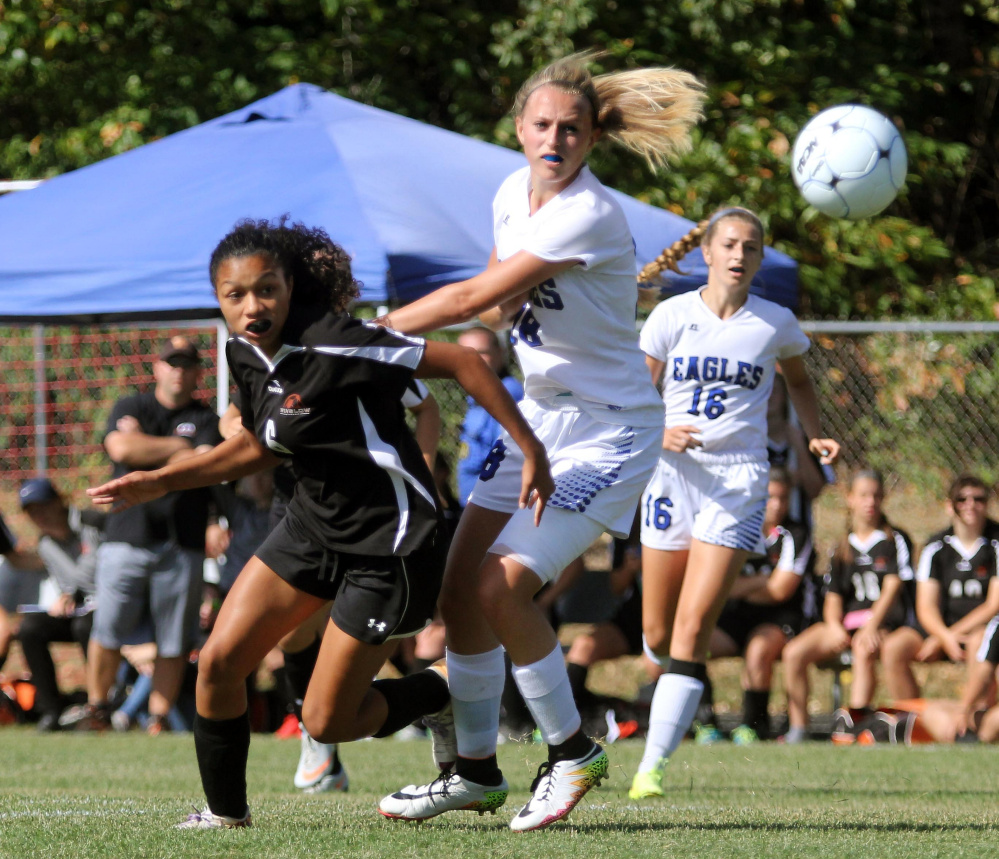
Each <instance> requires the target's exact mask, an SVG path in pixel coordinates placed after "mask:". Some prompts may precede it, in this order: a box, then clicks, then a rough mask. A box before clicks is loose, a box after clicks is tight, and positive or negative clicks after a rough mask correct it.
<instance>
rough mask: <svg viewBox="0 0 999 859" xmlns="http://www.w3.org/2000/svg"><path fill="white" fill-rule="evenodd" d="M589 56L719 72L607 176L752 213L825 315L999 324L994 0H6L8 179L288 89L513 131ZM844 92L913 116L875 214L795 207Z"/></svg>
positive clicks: (3, 99) (683, 205)
mask: <svg viewBox="0 0 999 859" xmlns="http://www.w3.org/2000/svg"><path fill="white" fill-rule="evenodd" d="M583 48H598V49H601V50H603V51H605V54H604V55H603V56H602V57H601V58H600V59H599V60H598V62H597V68H598V69H600V70H613V69H620V68H626V67H632V66H641V65H648V64H668V65H676V66H679V67H681V68H685V69H689V70H692V71H694V72H695V73H697V74H698V75H699V76H701V77H702V78H703V79H704V80H705V81H706V83H707V84H708V87H709V93H710V99H709V107H708V113H707V117H706V119H705V121H704V123H703V124H702V125H701V126H700V127H699V129H698V130H697V132H696V142H697V145H696V147H695V149H694V151H693V152H692V153H691V154H690V155H689V156H688V157H686V158H685V159H684V160H683V161H682V162H681V163H678V164H677V165H675V167H674V169H673V170H671V171H670V172H668V173H665V174H662V175H658V176H655V175H652V174H650V173H649V172H648V171H647V169H646V168H645V167H644V165H643V164H642V163H641V162H640V161H638V159H636V158H634V157H632V156H630V155H628V154H626V153H622V152H618V151H614V150H611V149H603V150H601V151H600V152H599V153H598V154H597V155H596V156H595V158H594V167H595V169H596V171H597V172H598V173H599V174H600V175H601V176H602V178H604V180H605V181H607V182H608V183H610V184H612V185H614V186H616V187H618V188H620V189H621V190H624V191H626V192H628V193H631V194H634V195H635V196H638V197H640V198H642V199H645V200H647V201H648V202H650V203H652V204H654V205H658V206H665V207H668V208H670V209H671V210H673V211H675V212H678V213H680V214H683V215H685V216H686V217H689V218H691V219H694V220H697V219H700V218H701V217H703V216H704V215H706V214H707V213H709V212H710V211H711V210H713V209H714V208H716V207H718V206H719V205H723V204H727V203H732V202H741V203H744V204H746V205H749V206H752V207H754V208H756V209H757V210H759V211H760V212H761V213H762V214H763V216H764V218H765V220H766V222H767V225H768V228H769V230H770V234H771V239H772V242H773V243H774V244H775V246H777V247H778V248H780V249H781V250H784V251H785V252H787V253H789V254H791V255H792V256H793V257H795V258H796V259H797V260H798V261H799V262H800V264H801V281H802V292H803V310H804V312H805V313H806V314H809V315H813V316H818V317H837V318H884V317H888V316H897V315H908V316H923V317H936V318H943V317H947V318H967V319H989V318H994V317H995V315H996V313H995V307H996V305H997V296H996V290H997V284H999V242H997V241H996V236H997V235H999V114H997V112H996V101H997V98H999V8H997V7H996V5H995V3H994V2H993V0H955V2H953V3H943V4H941V3H939V2H936V0H864V2H862V3H861V2H856V0H678V2H676V3H670V4H663V3H653V2H650V0H560V2H559V3H552V2H550V0H492V2H490V3H484V2H472V0H354V2H341V0H321V2H315V0H244V2H234V1H233V2H230V0H147V2H144V3H140V2H136V0H75V2H71V0H0V104H2V105H3V110H2V111H0V140H2V141H4V143H3V145H2V146H0V175H3V176H5V177H8V178H42V177H47V176H52V175H56V174H58V173H62V172H65V171H67V170H71V169H74V168H77V167H81V166H83V165H86V164H89V163H92V162H94V161H97V160H99V159H101V158H105V157H108V156H110V155H114V154H117V153H119V152H122V151H125V150H127V149H130V148H133V147H135V146H139V145H141V144H143V143H146V142H149V141H150V140H154V139H156V138H158V137H162V136H163V135H166V134H170V133H172V132H174V131H178V130H181V129H183V128H186V127H189V126H191V125H194V124H196V123H199V122H202V121H204V120H206V119H209V118H211V117H213V116H217V115H219V114H221V113H225V112H227V111H230V110H233V109H235V108H237V107H240V106H242V105H244V104H246V103H247V102H248V101H251V100H253V99H255V98H259V97H262V96H264V95H267V94H269V93H270V92H273V91H275V90H277V89H279V88H281V87H282V86H285V85H287V84H288V83H292V82H295V81H309V82H312V83H315V84H319V85H321V86H324V87H327V88H329V89H331V90H334V91H336V92H338V93H341V94H343V95H346V96H349V97H351V98H355V99H358V100H360V101H363V102H366V103H369V104H373V105H375V106H378V107H382V108H385V109H388V110H392V111H396V112H399V113H402V114H405V115H408V116H412V117H414V118H416V119H420V120H423V121H426V122H431V123H434V124H437V125H440V126H443V127H446V128H450V129H453V130H455V131H459V132H462V133H465V134H470V135H473V136H476V137H479V138H482V139H486V140H490V141H494V142H498V143H502V144H505V145H510V146H513V145H515V144H516V141H515V139H514V135H513V126H512V122H511V121H510V119H509V117H508V116H507V114H506V110H507V106H508V105H509V104H510V102H511V100H512V97H513V94H514V93H515V92H516V89H517V87H518V86H519V84H520V83H521V82H522V81H523V80H524V79H525V78H526V77H527V76H528V75H529V74H530V73H531V72H532V71H533V70H534V69H536V68H537V67H538V66H540V65H542V64H543V63H544V62H546V61H547V60H549V59H550V58H552V57H553V56H557V55H561V54H564V53H567V52H569V51H572V50H579V49H583ZM842 102H860V103H864V104H869V105H871V106H873V107H875V108H877V109H879V110H881V111H882V112H884V113H886V114H888V115H889V116H891V117H892V119H893V120H894V121H895V122H896V124H897V125H898V126H899V128H900V129H901V130H902V132H903V135H904V139H905V142H906V146H907V148H908V152H909V159H910V173H909V176H908V180H907V185H906V188H905V189H904V191H903V192H902V194H901V195H900V198H899V200H898V201H897V202H896V203H894V204H893V205H892V206H891V207H890V208H889V209H888V211H887V212H886V213H885V215H884V216H883V217H878V218H875V219H871V220H869V221H863V222H859V223H851V222H847V221H837V220H833V219H829V218H827V217H825V216H823V215H820V214H818V213H817V212H815V211H814V210H811V209H809V208H807V207H806V206H805V204H804V202H803V200H802V199H801V198H800V196H799V195H798V194H797V192H796V190H795V188H794V185H793V183H792V181H791V178H790V173H789V164H788V160H789V152H790V147H791V145H792V143H793V140H794V137H795V135H796V133H797V132H798V130H799V129H800V128H801V127H802V125H804V123H805V122H806V121H807V120H808V119H809V118H810V117H811V116H813V115H814V114H815V113H817V112H818V111H819V110H821V109H823V108H825V107H828V106H830V105H833V104H838V103H842Z"/></svg>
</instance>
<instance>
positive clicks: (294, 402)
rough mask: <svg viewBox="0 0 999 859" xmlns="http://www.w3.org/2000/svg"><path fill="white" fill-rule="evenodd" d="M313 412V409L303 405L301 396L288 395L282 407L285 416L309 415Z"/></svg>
mask: <svg viewBox="0 0 999 859" xmlns="http://www.w3.org/2000/svg"><path fill="white" fill-rule="evenodd" d="M311 412H312V409H311V408H306V407H305V406H303V405H302V397H301V396H300V395H299V394H288V396H287V397H285V399H284V405H282V406H281V414H283V415H307V414H310V413H311Z"/></svg>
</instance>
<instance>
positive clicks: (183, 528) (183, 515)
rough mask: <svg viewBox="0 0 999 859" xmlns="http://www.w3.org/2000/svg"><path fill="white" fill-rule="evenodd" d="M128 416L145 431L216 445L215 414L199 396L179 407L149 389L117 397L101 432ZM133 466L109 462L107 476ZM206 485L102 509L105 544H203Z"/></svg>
mask: <svg viewBox="0 0 999 859" xmlns="http://www.w3.org/2000/svg"><path fill="white" fill-rule="evenodd" d="M128 418H134V419H135V420H136V421H138V424H139V428H140V429H141V431H142V432H143V433H145V434H146V435H152V436H180V437H182V438H186V439H187V440H188V441H190V443H191V447H192V448H195V447H200V446H201V445H206V444H207V445H216V444H218V443H219V442H220V441H221V440H222V437H221V436H220V435H219V430H218V424H219V418H218V415H216V414H215V412H214V411H212V409H210V408H209V407H208V406H206V405H205V404H204V403H202V402H200V401H199V400H192V401H191V402H190V403H188V404H187V405H186V406H182V407H181V408H179V409H168V408H167V407H166V406H164V405H163V404H162V403H160V401H159V400H157V399H156V395H155V394H154V393H153V392H152V391H147V392H145V393H142V394H135V395H134V396H129V397H122V399H120V400H118V402H116V403H115V404H114V406H113V407H112V409H111V414H110V416H109V417H108V423H107V428H106V430H105V433H104V435H105V437H107V435H108V434H110V433H112V432H114V431H115V430H117V429H118V427H119V422H120V421H122V420H124V419H128ZM132 470H133V467H132V466H129V465H125V464H123V463H114V466H113V468H112V471H111V476H112V477H121V476H122V475H124V474H127V473H128V472H130V471H132ZM211 502H212V491H211V490H210V489H207V488H205V489H187V490H184V491H183V492H171V493H169V494H167V495H165V496H164V497H163V498H158V499H157V500H156V501H150V502H149V503H147V504H138V505H136V506H135V507H129V508H127V509H125V510H119V511H116V512H112V513H110V514H108V518H107V534H106V539H107V541H108V542H110V543H129V544H131V545H132V546H149V545H150V544H151V543H158V542H162V541H165V540H176V541H177V543H178V545H180V546H183V547H184V548H185V549H196V550H199V551H204V549H205V527H206V526H207V524H208V515H209V512H210V508H211Z"/></svg>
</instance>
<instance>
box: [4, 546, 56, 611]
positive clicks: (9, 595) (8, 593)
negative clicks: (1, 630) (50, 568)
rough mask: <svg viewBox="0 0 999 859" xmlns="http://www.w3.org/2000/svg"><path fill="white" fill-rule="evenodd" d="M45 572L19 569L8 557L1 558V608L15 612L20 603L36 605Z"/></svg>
mask: <svg viewBox="0 0 999 859" xmlns="http://www.w3.org/2000/svg"><path fill="white" fill-rule="evenodd" d="M44 579H45V574H44V573H39V572H37V571H35V570H19V569H18V568H17V567H15V566H14V565H13V564H12V563H11V562H10V561H8V560H7V559H6V558H0V608H3V609H6V610H7V611H8V612H10V613H11V614H13V613H14V612H15V611H17V607H18V606H19V605H34V604H35V603H37V602H38V594H39V590H40V588H41V584H42V581H43V580H44Z"/></svg>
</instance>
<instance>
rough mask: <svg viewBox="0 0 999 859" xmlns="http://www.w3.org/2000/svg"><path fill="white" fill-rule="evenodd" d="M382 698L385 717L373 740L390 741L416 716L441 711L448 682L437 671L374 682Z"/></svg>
mask: <svg viewBox="0 0 999 859" xmlns="http://www.w3.org/2000/svg"><path fill="white" fill-rule="evenodd" d="M371 688H372V689H376V690H377V691H378V692H380V693H381V694H382V695H384V696H385V700H386V701H387V702H388V707H389V711H388V716H387V717H386V718H385V722H384V723H383V724H382V726H381V727H380V728H379V729H378V730H377V731H376V732H375V734H374V736H376V737H389V736H391V735H392V734H394V733H395V732H396V731H400V730H402V729H403V728H405V727H406V725H408V724H409V723H410V722H412V721H413V720H414V719H416V718H418V717H419V716H424V715H426V714H427V713H436V712H437V711H438V710H442V709H444V706H445V705H446V704H447V702H448V700H449V699H450V697H451V693H450V692H448V688H447V682H446V681H445V680H444V678H443V677H441V676H440V674H438V673H437V672H436V671H430V670H427V671H421V672H420V673H419V674H410V675H409V676H408V677H401V678H399V679H398V680H376V681H375V682H374V683H372V684H371Z"/></svg>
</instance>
